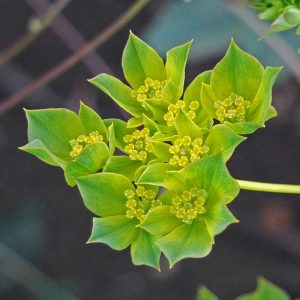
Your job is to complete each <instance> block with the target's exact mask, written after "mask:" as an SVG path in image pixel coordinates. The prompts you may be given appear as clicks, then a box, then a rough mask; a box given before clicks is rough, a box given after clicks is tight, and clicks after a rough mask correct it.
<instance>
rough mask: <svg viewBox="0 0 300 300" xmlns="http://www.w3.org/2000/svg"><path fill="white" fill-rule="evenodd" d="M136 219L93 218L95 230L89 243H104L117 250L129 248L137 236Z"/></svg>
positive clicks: (118, 217)
mask: <svg viewBox="0 0 300 300" xmlns="http://www.w3.org/2000/svg"><path fill="white" fill-rule="evenodd" d="M137 223H138V222H137V220H136V219H128V218H127V217H126V216H122V215H121V216H112V217H105V218H93V229H92V234H91V237H90V238H89V240H88V243H104V244H106V245H108V246H110V247H111V248H112V249H115V250H123V249H125V248H127V247H128V246H129V245H130V244H131V242H132V241H133V240H134V238H135V236H136V234H137V228H136V227H135V225H136V224H137Z"/></svg>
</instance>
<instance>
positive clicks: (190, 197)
mask: <svg viewBox="0 0 300 300" xmlns="http://www.w3.org/2000/svg"><path fill="white" fill-rule="evenodd" d="M206 198H207V192H206V191H205V190H203V189H199V188H197V187H193V188H191V189H189V190H185V191H183V192H182V193H181V194H180V195H176V196H175V197H174V198H173V199H172V206H171V207H170V212H171V213H172V214H174V215H175V216H176V217H177V218H178V219H180V220H181V221H182V222H183V223H186V224H191V223H192V221H193V220H194V219H195V218H196V217H197V216H199V215H201V214H203V213H205V212H206V209H205V207H204V204H205V200H206Z"/></svg>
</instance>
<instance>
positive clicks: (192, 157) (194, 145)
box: [169, 135, 209, 167]
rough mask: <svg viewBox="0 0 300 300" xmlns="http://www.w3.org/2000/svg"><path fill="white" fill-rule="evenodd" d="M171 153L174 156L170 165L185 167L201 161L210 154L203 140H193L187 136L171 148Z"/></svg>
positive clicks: (175, 142) (178, 140) (177, 140)
mask: <svg viewBox="0 0 300 300" xmlns="http://www.w3.org/2000/svg"><path fill="white" fill-rule="evenodd" d="M169 152H170V153H171V154H173V156H172V157H171V159H170V162H169V163H170V165H171V166H179V167H184V166H185V165H187V164H188V163H190V162H195V161H197V160H199V159H201V158H202V157H203V156H204V155H205V154H207V153H208V152H209V147H208V146H204V145H203V139H202V138H195V139H194V140H193V139H192V138H191V137H190V136H188V135H187V136H184V137H183V138H177V139H176V140H175V141H174V142H173V145H172V146H171V147H170V148H169Z"/></svg>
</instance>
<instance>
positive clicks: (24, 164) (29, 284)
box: [0, 0, 300, 300]
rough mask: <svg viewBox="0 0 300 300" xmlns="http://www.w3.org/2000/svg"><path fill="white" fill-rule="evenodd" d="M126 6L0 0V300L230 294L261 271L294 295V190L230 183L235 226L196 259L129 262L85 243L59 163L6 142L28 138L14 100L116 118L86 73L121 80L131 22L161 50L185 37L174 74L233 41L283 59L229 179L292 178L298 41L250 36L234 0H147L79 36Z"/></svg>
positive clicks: (81, 218)
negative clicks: (271, 109)
mask: <svg viewBox="0 0 300 300" xmlns="http://www.w3.org/2000/svg"><path fill="white" fill-rule="evenodd" d="M133 3H134V1H130V0H126V1H125V0H122V1H121V0H89V1H80V0H67V1H66V0H63V1H62V0H58V1H56V2H55V1H53V2H52V1H49V0H1V2H0V28H1V29H0V163H1V168H0V299H1V300H19V299H22V300H26V299H47V300H48V299H49V300H50V299H51V300H53V299H62V300H65V299H67V300H69V299H70V300H71V299H74V300H75V299H76V300H79V299H81V300H84V299H103V300H104V299H105V300H110V299H112V300H113V299H122V300H127V299H128V300H137V299H144V300H150V299H165V300H168V299H172V300H177V299H178V300H179V299H180V300H183V299H184V300H189V299H191V300H192V299H195V296H196V291H197V288H198V287H199V286H200V285H206V286H207V287H208V288H210V289H211V290H213V291H214V292H215V293H216V294H217V295H218V296H219V297H220V298H221V299H224V300H230V299H233V298H234V297H236V296H238V295H240V294H242V293H245V292H247V291H249V290H253V289H254V287H255V285H256V278H257V276H260V275H262V276H264V277H266V278H267V279H269V280H271V281H272V282H274V283H276V284H278V285H280V286H281V287H282V288H284V289H286V290H287V291H288V293H289V294H290V295H291V296H293V297H296V296H298V297H299V296H300V222H299V220H300V201H299V200H300V197H299V195H276V194H264V193H256V192H246V191H242V192H241V193H240V195H239V196H238V198H237V199H236V200H235V202H234V203H232V204H231V205H230V208H231V210H232V211H233V213H234V214H235V216H236V217H237V218H238V219H239V220H240V223H239V224H235V225H232V226H230V227H229V228H228V229H227V230H226V231H225V232H224V233H223V234H222V235H220V236H219V237H217V238H216V244H215V246H214V248H213V251H212V253H211V254H210V255H209V256H208V257H206V258H204V259H197V260H193V259H186V260H184V261H182V262H180V263H178V264H177V265H176V266H175V267H174V268H173V269H171V270H169V269H168V267H167V263H166V261H165V260H164V259H163V260H162V272H160V273H159V272H157V271H156V270H152V269H150V268H148V267H135V266H133V265H132V263H131V261H130V256H129V251H128V250H126V251H122V252H117V251H113V250H111V249H110V248H108V247H107V246H105V245H103V244H90V245H86V244H85V242H86V240H87V238H88V237H89V234H90V230H91V220H92V214H91V213H90V212H89V211H87V209H86V208H85V207H84V205H83V203H82V200H81V198H80V196H79V192H78V190H77V189H76V188H70V187H68V186H67V185H66V184H65V182H64V178H63V174H62V172H61V170H60V169H58V168H53V167H51V166H48V165H46V164H44V163H42V162H41V161H39V160H37V159H36V158H35V157H33V156H30V155H28V154H26V153H24V152H21V151H19V150H18V149H17V147H18V146H21V145H24V144H25V143H26V139H27V138H26V129H27V128H26V126H27V125H26V120H25V115H24V112H23V110H22V108H23V107H26V108H46V107H66V108H69V109H73V110H77V109H78V104H79V100H83V101H84V102H85V103H87V104H88V105H90V106H92V107H93V108H94V109H95V110H97V111H98V112H99V113H100V114H101V116H102V117H103V118H107V117H119V118H122V117H123V116H122V114H121V112H120V110H119V109H118V108H117V107H116V105H115V104H114V103H113V102H112V101H111V100H110V99H108V97H106V96H105V95H104V94H103V93H101V92H100V91H99V90H97V89H96V88H95V87H93V86H91V85H90V84H89V83H88V82H87V81H86V79H87V78H90V77H93V76H94V75H96V74H98V73H101V72H107V73H110V74H113V75H115V76H117V77H119V78H122V79H123V74H122V70H121V64H120V63H121V54H122V50H123V47H124V46H125V43H126V40H127V38H128V32H129V29H131V30H133V31H134V32H135V33H136V34H137V35H139V36H141V37H142V38H143V39H145V40H146V41H147V42H148V43H150V44H151V45H152V46H153V47H154V48H155V49H157V51H158V52H159V53H160V54H161V55H164V53H165V51H166V50H168V49H169V48H171V47H173V46H176V45H178V44H180V43H183V42H186V41H188V40H190V39H191V38H193V39H194V43H193V46H192V50H191V56H190V59H189V62H188V65H187V69H186V84H188V83H190V82H191V80H192V79H193V78H194V77H195V76H196V75H197V74H199V73H200V72H202V71H204V70H207V69H210V68H212V67H213V66H214V65H215V63H216V62H217V61H218V60H219V59H220V58H221V57H222V56H223V55H224V52H225V50H226V48H227V46H228V44H229V42H230V37H234V39H235V41H236V42H237V43H238V44H239V45H240V46H241V47H242V48H243V49H245V50H246V51H248V52H250V53H252V54H254V55H255V56H257V58H258V59H259V60H260V61H261V62H262V63H263V64H264V65H284V66H285V69H284V72H282V74H281V75H280V78H279V80H278V81H277V83H276V86H275V89H274V105H275V107H276V108H277V110H278V113H279V116H278V117H277V118H276V119H274V120H271V121H270V122H268V124H267V125H268V126H267V127H266V128H265V129H261V130H258V131H257V132H256V133H255V134H253V135H251V136H249V138H248V140H247V141H246V142H245V143H243V144H242V145H241V146H239V148H238V149H237V150H236V152H235V155H234V156H233V157H232V159H231V160H230V162H229V165H228V166H229V169H230V171H231V173H232V175H233V176H234V177H236V178H238V179H245V180H257V181H267V182H268V181H269V182H282V183H298V184H299V183H300V172H299V167H300V155H299V149H300V65H299V64H300V57H299V56H297V54H296V50H295V49H296V48H297V43H298V46H299V43H300V39H299V37H298V40H297V37H296V36H295V35H294V32H287V33H284V34H280V35H274V36H272V37H268V38H266V39H263V40H261V41H259V40H258V38H259V36H261V35H262V34H263V32H264V31H265V30H266V25H265V24H262V23H261V22H260V21H259V20H258V19H257V18H256V16H255V12H252V11H251V10H250V9H249V8H248V6H247V3H245V2H243V1H234V2H229V1H222V0H213V1H211V0H190V1H182V0H169V1H166V0H161V1H160V0H152V1H150V3H148V5H146V6H145V7H144V9H143V10H141V11H140V12H139V13H138V14H137V15H136V16H135V17H134V18H132V19H131V20H130V22H129V23H126V24H125V25H124V26H122V29H121V30H119V31H118V32H117V33H115V34H114V35H113V36H111V37H110V38H109V39H104V40H103V41H101V38H102V39H103V34H102V37H100V42H99V41H98V44H97V46H98V47H95V45H91V44H90V43H89V42H90V41H91V40H92V39H93V38H94V37H97V36H98V37H99V34H100V35H101V32H103V31H105V32H106V33H107V32H108V31H107V28H108V27H109V26H111V24H112V23H113V22H115V20H117V19H118V16H120V15H121V14H123V13H124V12H125V11H126V10H127V9H128V8H129V6H130V5H132V4H133ZM41 26H42V27H41ZM41 28H42V29H43V30H41ZM85 45H87V46H85ZM82 47H85V48H82ZM80 49H81V50H80ZM82 49H84V51H86V52H85V53H83V50H82ZM87 53H88V54H89V55H88V56H85V57H83V56H84V55H83V54H87ZM69 57H71V59H68V58H69ZM66 59H68V61H67V63H66ZM57 66H58V67H57ZM53 68H54V69H53ZM45 74H46V75H45ZM274 300H275V299H274Z"/></svg>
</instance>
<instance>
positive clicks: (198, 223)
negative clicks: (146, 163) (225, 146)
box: [140, 154, 239, 265]
mask: <svg viewBox="0 0 300 300" xmlns="http://www.w3.org/2000/svg"><path fill="white" fill-rule="evenodd" d="M165 186H166V188H167V192H165V193H163V194H162V195H161V197H160V200H161V201H162V203H164V205H162V206H160V207H156V208H153V209H152V210H151V211H149V213H148V214H147V215H146V217H145V219H144V220H143V222H142V223H141V225H140V227H142V228H144V229H145V230H147V231H148V232H150V233H151V234H154V235H157V236H160V238H159V239H158V240H157V242H156V244H157V245H158V246H159V248H160V249H161V250H162V251H163V253H164V254H165V255H166V257H167V259H168V260H169V262H170V265H174V264H175V263H176V262H177V261H179V260H181V259H183V258H186V257H203V256H206V255H207V254H208V253H209V252H210V250H211V248H212V245H213V243H214V236H215V235H217V234H219V233H220V232H222V231H223V230H224V229H225V228H226V227H227V226H228V225H229V224H231V223H234V222H236V221H237V220H236V219H235V218H234V216H233V215H232V214H231V213H230V211H229V210H228V208H227V206H226V204H228V203H229V202H230V201H232V200H233V199H234V198H235V197H236V196H237V194H238V192H239V186H238V184H237V183H236V181H235V180H234V179H233V178H232V177H231V176H230V175H229V173H228V171H227V169H226V167H225V165H224V162H223V159H222V156H221V154H218V155H215V156H211V157H207V158H203V159H202V160H199V161H197V162H195V163H192V164H190V165H188V166H187V167H185V168H184V169H182V170H180V171H172V172H171V171H169V172H168V176H167V177H166V179H165Z"/></svg>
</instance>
